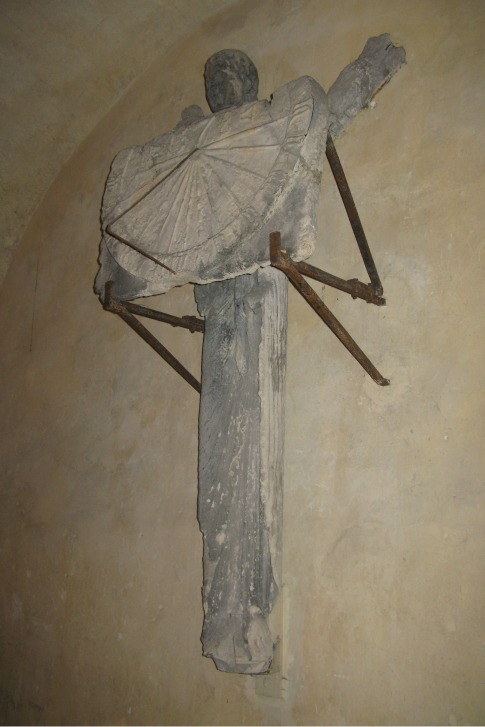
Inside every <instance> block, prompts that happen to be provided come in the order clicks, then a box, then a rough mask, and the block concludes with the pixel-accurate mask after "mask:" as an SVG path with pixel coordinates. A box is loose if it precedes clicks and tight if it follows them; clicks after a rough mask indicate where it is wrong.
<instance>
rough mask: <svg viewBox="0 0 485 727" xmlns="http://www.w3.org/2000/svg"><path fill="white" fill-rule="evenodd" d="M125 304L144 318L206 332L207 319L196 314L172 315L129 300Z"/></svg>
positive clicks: (126, 307) (130, 311)
mask: <svg viewBox="0 0 485 727" xmlns="http://www.w3.org/2000/svg"><path fill="white" fill-rule="evenodd" d="M123 306H124V307H125V309H126V310H127V311H128V312H129V313H133V314H134V315H136V316H143V317H144V318H151V319H152V320H154V321H161V322H162V323H169V324H170V325H171V326H178V327H180V328H187V330H189V331H190V332H191V333H194V331H198V332H199V333H204V329H205V321H204V320H203V319H202V318H197V317H196V316H182V317H181V318H179V317H178V316H172V315H170V313H163V312H162V311H160V310H154V309H153V308H145V306H143V305H138V304H137V303H130V302H128V301H126V302H124V303H123Z"/></svg>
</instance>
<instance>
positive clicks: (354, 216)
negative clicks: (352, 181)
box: [326, 134, 383, 295]
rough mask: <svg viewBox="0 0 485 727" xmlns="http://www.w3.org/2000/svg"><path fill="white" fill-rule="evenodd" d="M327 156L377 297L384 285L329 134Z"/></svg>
mask: <svg viewBox="0 0 485 727" xmlns="http://www.w3.org/2000/svg"><path fill="white" fill-rule="evenodd" d="M326 155H327V159H328V163H329V164H330V169H331V170H332V174H333V177H334V179H335V182H336V183H337V187H338V191H339V192H340V196H341V198H342V202H343V203H344V206H345V209H346V211H347V215H348V218H349V222H350V224H351V226H352V230H353V231H354V235H355V239H356V241H357V245H358V246H359V250H360V254H361V255H362V260H363V261H364V265H365V268H366V270H367V274H368V275H369V278H370V281H371V284H372V287H373V288H374V290H375V292H376V294H377V295H382V293H383V288H382V283H381V281H380V278H379V274H378V272H377V269H376V265H375V263H374V259H373V257H372V253H371V251H370V248H369V243H368V242H367V238H366V236H365V232H364V228H363V227H362V223H361V221H360V217H359V213H358V212H357V207H356V206H355V202H354V198H353V197H352V192H351V191H350V187H349V185H348V182H347V178H346V176H345V172H344V170H343V168H342V164H341V163H340V159H339V156H338V154H337V150H336V149H335V145H334V143H333V139H332V137H331V136H330V134H327V148H326Z"/></svg>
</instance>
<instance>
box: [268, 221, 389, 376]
mask: <svg viewBox="0 0 485 727" xmlns="http://www.w3.org/2000/svg"><path fill="white" fill-rule="evenodd" d="M269 247H270V259H271V265H272V266H273V267H274V268H277V269H278V270H281V271H282V272H283V273H284V274H285V275H286V276H287V278H288V279H289V280H290V282H291V283H293V285H294V286H295V288H296V289H297V291H298V292H299V293H300V295H302V296H303V298H305V300H306V301H307V303H308V304H309V305H310V306H311V307H312V308H313V310H314V311H315V312H316V313H317V314H318V315H319V316H320V318H321V319H322V321H323V322H324V323H325V324H326V325H327V326H328V327H329V328H330V330H331V331H332V333H334V334H335V335H336V336H337V338H338V339H339V341H340V342H341V343H343V345H344V346H345V348H346V349H347V351H349V352H350V353H351V354H352V356H353V357H354V358H355V359H356V360H357V361H358V362H359V363H360V365H361V366H362V367H363V368H364V369H365V371H367V373H368V374H369V376H370V377H371V378H372V379H373V380H374V381H375V382H376V384H379V386H387V385H388V384H389V383H390V382H389V379H385V378H384V377H383V376H382V374H381V373H379V371H378V370H377V369H376V367H375V366H374V364H373V363H372V362H371V361H370V359H369V358H368V357H367V356H366V355H365V353H364V352H363V351H362V349H361V348H360V347H359V346H358V345H357V343H356V342H355V341H354V339H353V338H352V336H351V335H350V334H349V333H348V332H347V330H346V329H345V328H344V327H343V326H342V324H341V323H340V321H339V320H338V319H337V318H336V317H335V316H334V314H333V313H332V312H331V310H330V309H329V308H327V306H326V305H325V303H324V302H323V300H322V299H321V298H320V297H319V296H318V295H317V294H316V292H315V291H314V290H313V288H312V287H311V285H309V284H308V283H307V281H306V280H305V279H304V277H303V275H302V274H301V273H300V272H299V270H298V265H299V264H298V263H294V262H293V260H292V259H291V257H290V256H289V255H288V253H287V252H285V251H284V250H282V249H281V233H280V232H272V233H271V234H270V236H269Z"/></svg>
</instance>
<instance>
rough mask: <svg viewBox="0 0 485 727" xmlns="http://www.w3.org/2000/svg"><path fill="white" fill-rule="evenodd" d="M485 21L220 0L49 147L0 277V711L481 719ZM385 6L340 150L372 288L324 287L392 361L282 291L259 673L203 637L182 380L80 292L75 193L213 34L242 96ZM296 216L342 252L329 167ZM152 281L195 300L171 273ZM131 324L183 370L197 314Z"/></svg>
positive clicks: (352, 51)
mask: <svg viewBox="0 0 485 727" xmlns="http://www.w3.org/2000/svg"><path fill="white" fill-rule="evenodd" d="M484 22H485V6H484V4H483V3H482V2H478V1H473V0H463V1H462V2H460V3H457V2H454V1H453V2H452V1H451V0H450V1H449V0H440V1H439V2H438V1H437V0H436V1H435V0H421V2H415V1H411V2H409V1H408V0H406V1H404V0H394V1H393V2H392V3H390V2H388V1H387V0H355V1H353V0H338V1H337V0H305V1H298V0H287V1H284V2H281V0H280V1H279V2H276V0H266V2H264V3H260V2H256V1H254V2H253V0H241V1H240V2H237V3H235V4H233V5H231V7H230V8H228V9H227V10H226V11H224V13H222V14H220V15H219V16H217V17H212V18H210V19H208V20H207V21H205V22H203V23H202V24H200V25H199V26H198V27H197V29H196V30H194V31H193V33H192V34H191V35H190V36H187V37H186V38H185V39H184V40H182V41H179V42H178V43H177V46H176V48H175V49H172V50H171V53H170V55H163V54H162V55H161V56H160V57H159V58H158V59H157V61H156V62H155V63H153V64H152V65H151V66H150V68H148V70H147V71H146V72H145V73H144V74H142V75H140V76H139V78H138V79H137V80H136V81H135V82H134V83H133V84H132V85H131V87H130V89H129V90H128V91H127V93H126V94H125V95H124V97H123V98H122V99H121V100H120V101H119V102H118V103H117V104H116V106H115V107H114V108H113V109H112V110H111V111H110V112H109V114H108V115H107V116H106V117H105V118H104V119H103V120H102V121H101V123H99V124H98V125H97V126H96V128H94V129H93V130H92V133H91V134H90V135H89V136H88V137H87V138H86V139H85V141H84V142H83V143H82V144H81V145H80V146H79V148H78V149H77V151H76V153H75V154H74V155H73V156H72V157H71V159H70V160H69V162H68V163H67V164H66V165H65V166H64V168H63V169H62V171H61V173H60V174H59V176H58V177H57V179H56V180H55V182H54V183H53V184H52V186H51V187H50V189H49V191H48V193H47V195H46V196H45V198H44V201H43V203H42V205H41V206H40V207H39V208H38V210H37V212H36V213H35V215H34V216H33V217H32V219H31V222H30V225H29V227H28V229H27V231H26V233H25V235H24V237H23V239H22V241H21V243H20V245H19V247H18V249H17V251H16V253H15V256H14V259H13V262H12V264H11V267H10V269H9V272H8V274H7V277H6V280H5V284H4V287H3V290H2V292H1V294H0V341H1V344H0V345H1V350H2V358H1V372H2V373H1V386H2V408H1V413H0V417H1V430H2V438H1V443H0V447H1V455H2V463H3V464H2V485H1V486H2V508H1V510H0V525H1V528H0V532H1V550H0V558H1V568H2V578H1V585H0V594H1V603H0V608H1V610H0V619H1V631H0V665H1V667H0V668H1V718H2V721H3V722H10V723H36V724H43V723H91V724H94V723H97V724H102V723H111V724H140V723H148V724H397V723H399V724H480V723H483V721H484V719H485V696H484V695H485V641H484V636H483V634H484V633H485V623H484V621H485V614H484V609H483V603H484V600H485V585H484V577H483V561H484V557H485V552H484V551H485V545H484V524H485V497H484V488H483V466H484V447H483V417H484V403H485V391H484V377H483V370H482V369H483V365H482V361H483V359H484V355H485V336H484V318H483V303H484V292H483V284H482V281H481V278H482V267H483V256H484V255H485V240H484V237H483V224H482V222H481V218H482V209H483V193H484V171H483V161H482V160H483V155H484V151H485V149H484V147H485V142H484V134H483V119H484V118H485V113H484V112H485V97H484V94H483V82H484V75H485V71H484V70H483V69H484V64H483V55H484V40H483V30H484ZM382 32H389V33H390V34H391V36H392V38H393V40H394V41H396V42H398V43H401V44H402V45H403V46H404V47H405V48H406V51H407V58H408V63H407V65H406V66H405V67H404V68H403V69H401V70H400V71H399V73H398V74H397V75H396V76H395V77H394V78H393V80H392V81H391V83H390V84H389V85H388V86H387V87H385V88H384V89H383V90H382V91H381V93H380V94H379V95H378V96H377V99H376V105H375V107H374V108H372V109H369V110H368V111H366V112H364V113H362V114H361V115H360V116H359V117H358V118H357V119H356V120H355V122H354V123H353V124H352V126H351V127H350V129H349V131H348V132H347V133H346V134H345V136H343V137H342V139H341V140H340V142H339V144H338V149H339V152H340V155H341V159H342V162H343V164H344V168H345V169H346V171H347V175H348V179H349V183H350V185H351V188H352V190H353V192H354V196H355V199H356V203H357V206H358V208H359V211H360V213H361V217H362V221H363V224H364V227H365V229H366V231H367V235H368V237H369V240H370V244H371V247H372V250H373V253H374V256H375V258H376V261H377V263H378V266H379V269H380V272H381V277H382V278H383V282H384V288H385V293H386V297H387V301H388V305H387V307H386V308H383V309H377V308H374V307H371V306H367V305H365V304H364V303H362V302H358V301H352V300H344V297H343V295H341V294H338V293H336V292H333V291H331V290H325V300H326V302H327V303H328V304H329V306H330V307H331V308H332V309H333V310H334V312H335V313H336V314H337V315H338V316H339V317H341V319H342V321H343V322H344V324H347V326H348V328H349V330H350V332H351V333H352V334H353V335H354V336H355V337H356V338H357V339H358V341H359V343H360V344H361V345H362V347H363V348H364V350H365V351H366V352H367V353H369V355H370V356H371V358H372V359H373V360H374V362H375V363H376V364H377V365H378V367H379V368H380V369H381V370H382V372H383V373H384V374H385V375H386V376H388V377H389V378H390V379H391V381H392V383H391V386H390V387H388V388H379V387H377V386H376V385H375V384H374V383H373V382H372V381H370V379H368V378H366V376H365V374H364V373H363V372H362V371H361V370H360V368H359V367H358V365H357V364H356V363H355V362H354V361H353V360H352V359H351V358H350V357H349V355H348V354H347V353H346V352H345V350H344V349H343V348H342V347H341V346H340V345H339V344H338V342H337V341H336V340H334V339H333V338H332V336H331V334H330V333H329V332H328V331H327V330H326V329H325V328H324V326H323V325H322V323H321V322H320V321H319V320H318V319H317V318H316V316H315V314H314V313H313V312H312V311H311V310H310V309H309V308H308V307H306V304H305V303H304V302H303V301H301V300H300V299H299V298H298V297H297V294H296V293H294V292H293V291H290V301H289V331H288V338H289V361H288V388H287V415H286V429H287V431H286V471H285V523H284V566H283V568H284V582H285V594H284V629H285V633H284V645H285V649H284V651H285V662H284V676H285V680H284V685H285V689H284V693H282V696H280V697H278V698H273V697H269V696H267V695H266V694H264V689H263V690H261V688H260V687H258V684H261V682H258V679H259V678H258V677H256V678H251V677H246V676H241V675H229V674H222V673H219V672H217V671H216V670H215V668H214V666H213V664H212V662H211V661H210V660H207V659H204V658H203V657H202V656H201V649H200V642H199V636H200V630H201V625H202V606H201V596H200V588H201V582H202V566H201V554H202V543H201V536H200V533H199V530H198V525H197V520H196V483H197V414H198V398H197V395H196V393H195V392H194V391H193V390H192V389H190V388H189V387H188V386H187V384H186V383H185V382H183V381H182V380H181V379H179V378H178V377H177V375H176V374H175V373H173V372H172V371H171V370H169V369H167V368H165V366H164V364H163V362H162V361H161V360H159V359H158V358H157V356H156V355H155V354H154V353H153V352H152V351H151V350H150V349H149V348H148V347H147V346H145V344H143V343H142V342H141V341H139V340H137V339H136V337H135V335H134V334H133V333H132V332H131V331H130V330H129V329H128V328H127V327H125V324H123V323H122V321H120V320H118V319H117V318H115V317H114V316H112V315H109V314H108V313H105V312H103V310H102V308H101V306H100V304H99V302H98V301H97V299H96V298H95V296H94V295H93V294H92V292H91V288H92V281H93V278H94V275H95V272H96V267H97V266H96V255H97V245H98V241H99V219H98V217H99V205H100V198H101V195H102V191H103V185H104V180H105V178H106V175H107V172H108V169H109V165H110V162H111V159H112V158H113V156H114V154H115V153H116V152H117V151H118V150H119V149H120V148H122V147H124V146H127V145H131V144H134V143H141V142H143V141H145V140H147V139H148V138H150V137H151V136H154V135H155V134H156V133H158V132H160V131H163V130H169V129H170V128H172V127H173V125H174V124H175V123H176V122H177V121H178V119H179V115H180V111H181V110H182V108H184V107H185V106H187V105H189V104H191V103H199V104H200V105H201V106H203V107H204V108H206V107H205V101H204V95H203V83H202V72H203V65H204V62H205V59H206V58H207V57H208V56H209V55H210V54H211V53H212V52H214V51H215V50H218V49H220V48H221V47H236V48H238V47H240V48H241V49H243V50H245V51H246V52H247V53H248V54H249V55H250V56H251V57H252V58H253V60H254V61H255V62H256V65H257V66H258V68H259V72H260V78H261V87H260V97H262V98H263V97H268V96H269V94H270V93H271V91H272V90H273V89H275V88H276V87H278V86H279V85H281V84H283V83H285V82H287V81H290V80H292V79H294V78H296V77H298V76H300V75H303V74H309V75H312V76H314V77H315V78H316V79H317V80H318V81H319V82H320V83H321V84H322V86H323V87H324V88H328V87H329V86H330V84H331V83H332V82H333V80H334V79H335V78H336V77H337V75H338V73H339V72H340V70H341V69H342V68H343V67H344V66H345V65H346V64H347V63H348V62H350V61H351V60H353V59H354V58H355V57H356V56H357V55H358V54H359V52H360V51H361V49H362V47H363V45H364V43H365V41H366V40H367V38H368V37H369V36H371V35H377V34H379V33H382ZM93 82H95V79H93ZM319 224H320V230H321V245H320V247H319V249H318V250H317V251H316V253H315V255H314V256H313V258H312V262H313V263H314V264H316V265H319V266H321V267H323V268H324V269H327V270H330V271H331V272H334V273H336V274H340V275H342V276H343V277H348V278H350V277H354V276H357V275H359V276H361V277H363V271H362V266H361V264H360V263H359V259H358V255H357V253H356V250H355V243H354V242H353V240H352V237H351V233H350V231H349V227H348V222H347V221H346V218H345V214H344V211H343V207H342V205H341V202H340V199H339V197H338V193H337V191H336V189H335V188H334V186H333V183H332V181H331V179H330V174H329V173H326V175H325V178H324V184H323V192H322V201H321V206H320V211H319ZM317 289H318V290H319V292H321V291H322V286H317ZM154 303H155V304H156V305H158V306H160V307H161V308H163V309H164V310H168V311H169V312H174V313H176V314H185V313H195V305H194V302H193V291H192V289H191V288H190V287H186V288H182V289H177V290H175V291H172V292H171V293H170V294H169V295H167V296H165V297H163V298H161V299H159V300H157V301H154ZM150 327H151V329H152V330H153V331H154V332H157V333H158V334H159V335H160V337H161V338H162V340H163V342H164V343H165V344H166V345H167V346H168V347H169V348H171V349H172V350H173V352H174V353H175V354H176V355H179V356H180V358H181V359H183V361H184V362H185V364H186V365H187V366H188V368H190V369H191V371H193V372H194V373H195V374H196V375H198V374H199V362H200V352H201V339H200V337H199V338H197V334H190V333H188V332H185V331H177V330H172V329H167V330H162V329H161V328H160V327H159V326H157V325H156V324H154V325H150ZM262 692H263V693H262Z"/></svg>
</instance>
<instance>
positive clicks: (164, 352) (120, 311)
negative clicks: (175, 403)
mask: <svg viewBox="0 0 485 727" xmlns="http://www.w3.org/2000/svg"><path fill="white" fill-rule="evenodd" d="M111 286H112V283H111V282H108V283H106V286H105V297H104V308H105V310H108V311H111V312H112V313H116V314H117V315H119V316H120V318H122V319H123V320H124V321H125V323H127V324H128V325H129V326H130V328H131V329H132V330H134V331H135V333H138V335H139V336H140V337H141V338H143V340H144V341H146V343H148V345H149V346H151V348H153V350H154V351H155V352H156V353H158V355H159V356H161V357H162V358H163V360H164V361H166V362H167V363H168V365H169V366H171V367H172V368H173V369H174V371H176V372H177V373H178V374H180V376H181V377H182V378H183V379H185V381H187V383H188V384H190V385H191V386H192V387H193V388H194V389H195V390H196V391H198V392H199V394H200V389H201V387H200V383H199V382H198V381H197V379H196V378H194V377H193V376H192V374H191V373H190V371H187V369H186V368H185V366H183V365H182V364H181V363H180V361H179V360H178V359H176V358H175V356H173V355H172V354H171V353H170V351H169V350H168V349H166V348H165V346H163V345H162V344H161V343H160V341H159V340H158V339H157V338H155V336H154V335H153V334H152V333H151V332H150V331H149V330H148V329H147V328H145V326H144V325H143V324H142V323H140V321H139V320H137V319H136V318H135V316H134V315H132V313H130V312H129V311H128V310H127V307H126V305H127V304H126V303H123V302H121V301H119V300H116V299H115V298H112V297H111ZM145 310H148V309H145Z"/></svg>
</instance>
